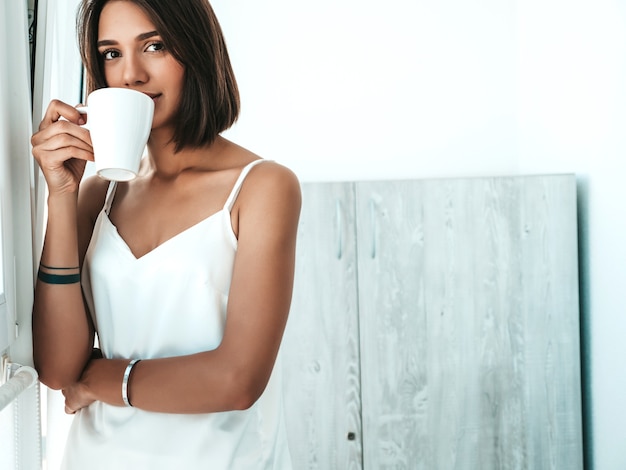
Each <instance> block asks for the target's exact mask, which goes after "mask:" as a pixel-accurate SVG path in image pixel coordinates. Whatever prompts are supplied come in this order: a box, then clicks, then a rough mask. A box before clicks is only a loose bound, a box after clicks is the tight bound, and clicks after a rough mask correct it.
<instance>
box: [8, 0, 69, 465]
mask: <svg viewBox="0 0 626 470" xmlns="http://www.w3.org/2000/svg"><path fill="white" fill-rule="evenodd" d="M34 4H35V1H34V0H1V1H0V44H1V46H0V47H1V48H2V53H1V54H0V204H1V206H0V213H1V214H2V215H1V217H2V222H3V223H2V224H1V225H2V228H1V229H0V230H2V233H1V234H0V239H1V242H0V247H1V250H2V251H1V252H0V253H1V255H2V256H0V269H1V272H2V273H3V276H1V278H2V280H3V286H2V289H0V291H4V293H5V297H6V304H5V305H4V306H3V309H4V310H3V311H2V313H1V314H0V322H3V323H2V326H4V325H6V328H4V329H3V328H0V334H2V335H3V337H5V339H4V340H2V339H1V338H0V357H1V358H2V360H3V366H4V362H10V363H18V364H23V365H32V336H31V309H32V301H33V295H32V292H33V281H34V276H35V272H36V266H37V265H38V260H39V254H40V251H41V244H42V238H43V229H42V228H43V227H44V226H45V224H44V221H45V217H46V204H45V195H46V194H45V193H46V189H45V184H44V183H43V179H42V177H41V175H40V172H39V170H38V168H37V167H36V165H35V164H34V161H33V158H32V154H31V147H30V137H31V135H32V131H33V128H36V127H37V126H38V125H39V122H40V120H41V117H42V116H43V113H44V112H45V109H46V107H47V104H48V103H49V101H50V100H51V99H53V98H58V99H62V100H64V101H66V102H68V103H72V104H75V103H78V102H79V101H80V99H81V67H80V59H79V57H78V51H77V48H76V32H75V12H76V6H77V4H78V0H38V2H37V4H38V11H37V31H32V30H30V31H29V29H30V26H31V22H32V18H33V16H34V14H35V12H34ZM29 7H30V10H31V11H30V12H29ZM29 13H30V19H29ZM29 33H32V34H33V35H34V38H35V44H36V58H35V61H34V62H35V64H34V65H35V67H34V70H35V74H34V80H33V83H32V85H33V93H32V96H31V59H30V56H31V50H30V47H29ZM7 344H9V346H8V347H7ZM0 376H1V374H0ZM39 397H40V394H39V388H38V387H33V388H31V389H29V390H28V391H27V392H25V393H23V394H22V395H21V396H20V398H19V399H17V400H16V401H15V403H14V405H11V406H9V407H7V408H5V409H4V411H2V413H0V468H1V469H3V470H4V469H6V470H11V469H17V468H19V469H22V470H36V469H41V468H42V466H43V468H46V469H47V470H55V469H56V468H58V466H59V461H60V456H61V454H62V452H63V447H64V443H65V430H66V428H67V424H68V421H67V418H66V417H65V416H64V415H63V405H62V399H61V398H59V394H57V393H53V394H50V397H49V399H48V400H43V404H44V406H45V405H46V404H48V405H49V407H48V408H49V409H50V413H49V414H47V413H45V410H44V413H43V417H44V419H43V424H44V438H46V436H47V440H46V441H45V446H44V447H45V449H46V453H45V455H43V456H42V451H41V449H42V429H41V424H40V423H41V421H40V417H41V413H40V403H39ZM46 397H47V393H46V394H44V398H46ZM59 403H60V404H59ZM46 428H47V429H46ZM46 431H47V432H46Z"/></svg>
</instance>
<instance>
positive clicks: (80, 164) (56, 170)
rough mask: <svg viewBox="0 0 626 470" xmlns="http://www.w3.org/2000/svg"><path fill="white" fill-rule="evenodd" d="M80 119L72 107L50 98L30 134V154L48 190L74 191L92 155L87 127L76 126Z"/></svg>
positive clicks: (53, 191)
mask: <svg viewBox="0 0 626 470" xmlns="http://www.w3.org/2000/svg"><path fill="white" fill-rule="evenodd" d="M61 118H63V119H61ZM84 123H85V120H84V117H83V116H82V115H81V114H80V113H79V112H78V110H77V109H76V108H74V107H72V106H70V105H68V104H66V103H63V102H62V101H59V100H52V101H51V102H50V104H49V105H48V109H47V110H46V114H45V116H44V117H43V119H42V121H41V124H40V125H39V131H38V132H36V133H35V134H33V136H32V138H31V143H32V146H33V156H34V157H35V159H36V160H37V163H39V167H40V168H41V170H42V171H43V174H44V177H45V178H46V182H47V183H48V190H49V191H50V193H51V194H53V193H56V194H63V193H76V192H77V191H78V186H79V184H80V180H81V178H82V177H83V173H84V172H85V165H86V163H87V161H93V159H94V157H93V148H92V144H91V136H90V135H89V131H88V130H87V129H85V128H84V127H80V126H81V125H82V124H84Z"/></svg>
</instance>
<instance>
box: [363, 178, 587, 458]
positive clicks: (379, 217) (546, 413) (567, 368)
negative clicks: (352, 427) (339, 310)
mask: <svg viewBox="0 0 626 470" xmlns="http://www.w3.org/2000/svg"><path fill="white" fill-rule="evenodd" d="M356 201H357V226H358V230H357V240H358V241H357V243H358V247H359V249H358V259H359V261H358V274H359V313H360V331H361V361H362V362H361V370H362V377H361V379H362V384H361V388H362V405H363V437H364V440H363V452H364V468H365V469H387V468H388V469H429V470H430V469H481V470H482V469H538V468H541V469H568V470H569V469H579V468H582V425H581V405H580V367H579V330H578V295H577V292H578V290H577V289H578V286H577V248H576V246H577V241H576V207H575V182H574V178H573V176H546V177H516V178H484V179H483V178H476V179H456V180H426V181H416V182H393V183H389V182H372V183H358V184H357V200H356Z"/></svg>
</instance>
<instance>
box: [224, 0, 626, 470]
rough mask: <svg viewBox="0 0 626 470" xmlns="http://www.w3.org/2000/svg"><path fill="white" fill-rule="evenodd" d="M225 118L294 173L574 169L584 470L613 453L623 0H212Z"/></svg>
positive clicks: (623, 193) (624, 220) (617, 389)
mask: <svg viewBox="0 0 626 470" xmlns="http://www.w3.org/2000/svg"><path fill="white" fill-rule="evenodd" d="M212 4H213V6H214V8H215V10H216V12H217V14H218V16H219V18H220V20H221V22H222V26H223V28H224V31H225V34H226V37H227V41H228V44H229V48H230V53H231V58H232V59H233V63H234V66H235V71H236V73H237V76H238V80H239V84H240V87H241V93H242V101H243V112H242V115H241V118H240V121H239V123H238V124H237V125H236V126H235V127H234V128H233V129H232V130H231V131H229V132H228V133H227V136H229V137H230V138H232V139H233V140H236V141H237V142H238V143H240V144H242V145H244V146H247V147H249V148H250V149H252V150H254V151H256V152H258V153H260V154H261V155H262V156H264V157H266V158H273V159H276V160H278V161H280V162H282V163H284V164H286V165H287V166H289V167H291V168H292V169H293V170H294V171H296V173H297V174H298V175H299V176H300V179H301V180H302V181H320V180H360V179H396V178H422V177H439V176H441V177H451V176H476V175H503V174H524V173H562V172H575V173H576V174H577V175H578V177H579V200H580V209H579V214H580V234H579V235H580V246H581V253H580V266H581V304H582V306H583V310H584V318H583V325H584V332H583V337H584V339H585V357H586V362H587V367H586V368H585V372H586V374H587V376H588V378H589V381H588V382H587V384H586V392H587V393H588V394H590V395H588V396H590V407H588V409H587V418H588V419H587V435H588V439H587V449H586V451H587V463H588V467H587V468H595V469H599V470H612V469H615V470H623V469H624V468H626V447H625V446H624V443H623V441H624V432H623V423H624V422H626V400H624V397H625V396H626V374H624V372H623V366H622V364H623V362H624V358H625V357H626V341H624V340H623V336H624V333H626V315H624V310H625V308H624V307H623V305H624V295H623V294H622V293H623V292H624V291H625V289H624V285H625V283H626V247H625V243H624V241H625V240H626V217H625V213H626V209H625V201H626V179H625V178H624V175H623V173H622V172H623V171H624V170H626V163H624V161H625V157H624V156H625V155H626V132H624V129H626V91H625V87H624V83H626V3H624V2H620V1H618V0H576V1H566V0H541V1H540V0H519V1H517V0H442V1H438V2H430V1H426V0H386V1H385V2H380V1H376V2H375V1H373V0H341V1H338V0H317V1H315V2H294V1H291V0H265V1H262V0H213V1H212Z"/></svg>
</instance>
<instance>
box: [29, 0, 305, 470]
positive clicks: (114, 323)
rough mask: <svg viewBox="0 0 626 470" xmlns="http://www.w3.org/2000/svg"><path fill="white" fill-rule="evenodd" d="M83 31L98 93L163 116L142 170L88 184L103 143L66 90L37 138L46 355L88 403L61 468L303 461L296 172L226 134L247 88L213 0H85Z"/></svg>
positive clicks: (47, 363) (78, 409)
mask: <svg viewBox="0 0 626 470" xmlns="http://www.w3.org/2000/svg"><path fill="white" fill-rule="evenodd" d="M78 32H79V45H80V50H81V56H82V59H83V62H84V64H85V67H86V70H87V76H88V90H89V91H92V90H94V89H98V88H102V87H122V88H131V89H134V90H138V91H141V92H144V93H146V94H148V95H149V96H151V97H152V98H153V99H154V103H155V112H154V120H153V126H152V131H151V135H150V139H149V141H148V146H147V147H148V154H147V157H146V158H145V159H144V161H143V162H142V168H141V170H140V174H139V176H138V177H137V178H136V179H135V180H133V181H131V182H128V183H117V184H115V183H109V182H108V181H105V180H102V179H100V178H98V177H90V178H86V179H85V180H84V181H82V182H81V180H82V176H83V172H84V169H85V164H86V162H87V161H92V160H93V159H94V157H93V150H92V147H91V141H90V137H89V133H88V131H87V130H85V129H84V128H82V127H80V126H79V125H80V124H82V123H83V121H82V118H81V115H80V114H79V113H78V112H77V111H76V109H75V108H74V107H72V106H70V105H68V104H65V103H62V102H59V101H53V102H52V103H51V104H50V106H49V107H48V110H47V112H46V114H45V116H44V118H43V120H42V122H41V125H40V128H39V131H38V132H37V133H35V134H34V135H33V138H32V143H33V155H34V156H35V158H36V160H37V162H38V163H39V165H40V167H41V169H42V171H43V174H44V176H45V178H46V181H47V184H48V188H49V197H48V226H47V231H46V237H45V242H44V248H43V252H42V255H41V266H40V273H39V280H38V282H37V286H36V293H35V304H34V309H33V339H34V356H35V364H36V367H37V369H38V371H39V374H40V378H41V380H42V382H44V383H45V384H46V385H48V386H49V387H52V388H54V389H61V390H63V393H64V395H65V398H66V412H67V413H72V414H75V417H74V422H73V425H72V429H71V431H70V436H69V438H68V443H67V446H66V453H65V458H64V466H65V468H67V469H86V468H89V469H99V468H102V469H107V470H110V469H112V468H120V469H121V468H146V469H152V470H154V469H172V468H185V469H195V468H209V469H224V470H226V469H229V470H233V469H281V470H282V469H288V468H291V463H290V460H289V451H288V448H287V442H286V436H285V429H284V424H283V418H282V407H281V406H282V403H281V400H282V398H281V385H280V374H279V372H280V370H279V369H280V367H278V364H277V363H276V362H275V361H276V359H277V355H278V351H279V346H280V342H281V338H282V334H283V331H284V327H285V324H286V321H287V315H288V311H289V305H290V301H291V291H292V285H293V269H294V256H295V239H296V231H297V224H298V217H299V212H300V187H299V184H298V181H297V179H296V177H295V176H294V175H293V173H292V172H290V171H289V170H288V169H286V168H284V167H283V166H281V165H279V164H277V163H274V162H271V161H265V160H262V159H260V158H259V157H258V156H257V155H255V154H253V153H252V152H250V151H248V150H246V149H244V148H241V147H239V146H237V145H235V144H234V143H232V142H229V141H228V140H226V139H225V138H223V137H222V136H221V135H220V133H221V132H222V131H224V130H225V129H227V128H228V127H230V126H231V125H232V124H233V122H234V121H235V120H236V118H237V115H238V112H239V97H238V91H237V86H236V82H235V79H234V76H233V73H232V69H231V66H230V62H229V58H228V53H227V51H226V47H225V44H224V40H223V38H222V33H221V30H220V27H219V24H218V22H217V20H216V18H215V15H214V13H213V11H212V9H211V7H210V6H209V5H208V3H206V0H177V1H174V0H83V3H82V5H81V8H80V11H79V17H78ZM79 278H81V281H80V283H79ZM81 284H82V288H81ZM96 335H97V338H98V343H99V346H100V348H101V349H102V355H103V358H101V357H99V356H97V355H94V354H92V351H94V349H93V346H94V337H95V336H96Z"/></svg>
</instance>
